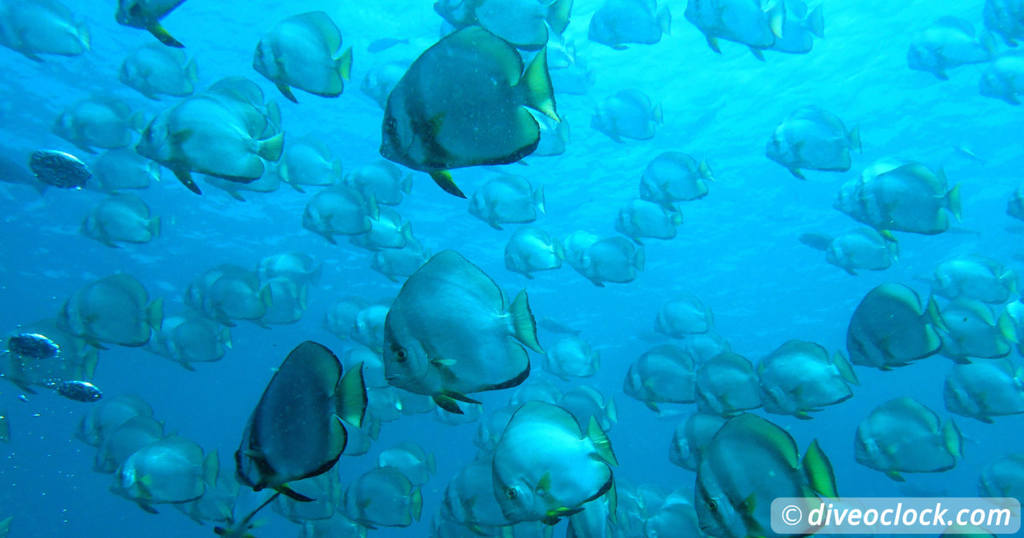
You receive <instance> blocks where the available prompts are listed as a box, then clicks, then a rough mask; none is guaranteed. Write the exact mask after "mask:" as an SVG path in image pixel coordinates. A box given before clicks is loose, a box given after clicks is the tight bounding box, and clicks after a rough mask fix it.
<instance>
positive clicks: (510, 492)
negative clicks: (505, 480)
mask: <svg viewBox="0 0 1024 538" xmlns="http://www.w3.org/2000/svg"><path fill="white" fill-rule="evenodd" d="M505 496H506V497H508V500H510V501H514V500H516V497H519V492H518V491H516V488H505Z"/></svg>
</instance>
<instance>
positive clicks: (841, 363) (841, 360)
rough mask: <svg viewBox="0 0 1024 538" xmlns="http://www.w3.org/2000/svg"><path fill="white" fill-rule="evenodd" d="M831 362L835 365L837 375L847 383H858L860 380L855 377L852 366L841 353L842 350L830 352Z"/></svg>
mask: <svg viewBox="0 0 1024 538" xmlns="http://www.w3.org/2000/svg"><path fill="white" fill-rule="evenodd" d="M832 364H834V365H835V367H836V370H839V375H840V377H842V378H843V379H844V380H846V382H847V383H851V384H853V385H860V380H859V379H857V374H856V372H854V371H853V366H851V365H850V361H849V360H848V359H847V358H846V355H843V354H842V352H839V351H836V352H835V353H834V354H832Z"/></svg>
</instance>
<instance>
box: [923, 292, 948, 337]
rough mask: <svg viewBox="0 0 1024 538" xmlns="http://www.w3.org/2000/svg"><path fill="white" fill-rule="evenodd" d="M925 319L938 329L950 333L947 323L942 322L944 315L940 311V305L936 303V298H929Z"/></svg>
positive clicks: (931, 296)
mask: <svg viewBox="0 0 1024 538" xmlns="http://www.w3.org/2000/svg"><path fill="white" fill-rule="evenodd" d="M924 317H925V319H926V320H928V321H930V322H931V323H932V324H933V325H935V326H936V327H939V328H940V329H942V330H944V331H947V332H948V331H949V329H948V328H947V327H946V322H944V321H942V313H941V312H940V311H939V303H937V302H935V296H934V295H930V296H928V304H927V305H926V306H925V307H924Z"/></svg>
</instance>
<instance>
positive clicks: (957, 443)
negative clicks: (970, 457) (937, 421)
mask: <svg viewBox="0 0 1024 538" xmlns="http://www.w3.org/2000/svg"><path fill="white" fill-rule="evenodd" d="M942 440H943V442H944V443H945V445H946V450H948V451H949V453H950V454H951V455H952V456H953V457H955V458H957V459H963V457H964V436H963V434H962V433H960V428H959V427H957V425H956V422H953V419H950V420H949V422H946V423H945V424H944V425H943V426H942Z"/></svg>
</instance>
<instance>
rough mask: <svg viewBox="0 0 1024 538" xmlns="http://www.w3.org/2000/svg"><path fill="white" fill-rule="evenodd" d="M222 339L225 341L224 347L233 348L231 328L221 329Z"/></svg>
mask: <svg viewBox="0 0 1024 538" xmlns="http://www.w3.org/2000/svg"><path fill="white" fill-rule="evenodd" d="M220 339H221V341H222V342H224V347H226V348H228V349H231V329H229V328H227V327H224V328H222V329H221V330H220Z"/></svg>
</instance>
